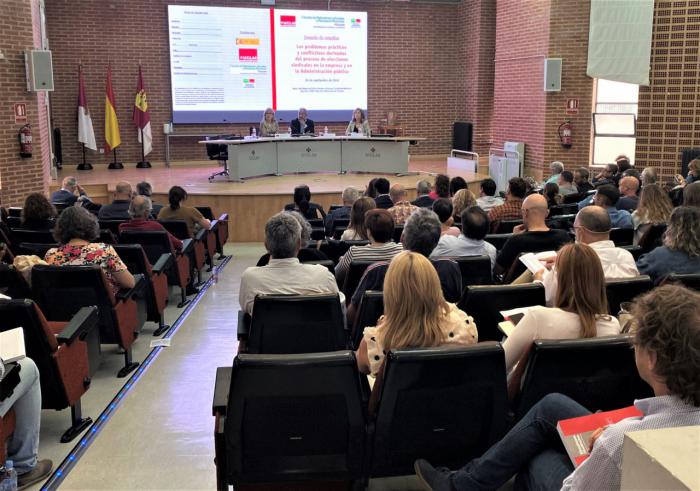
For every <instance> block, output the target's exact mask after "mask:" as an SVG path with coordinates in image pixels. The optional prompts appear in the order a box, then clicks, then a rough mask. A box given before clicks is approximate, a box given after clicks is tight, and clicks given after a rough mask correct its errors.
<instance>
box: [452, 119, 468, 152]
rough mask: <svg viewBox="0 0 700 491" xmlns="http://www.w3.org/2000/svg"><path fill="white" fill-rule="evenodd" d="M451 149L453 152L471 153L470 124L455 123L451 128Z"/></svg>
mask: <svg viewBox="0 0 700 491" xmlns="http://www.w3.org/2000/svg"><path fill="white" fill-rule="evenodd" d="M452 148H453V149H454V150H463V151H465V152H471V151H472V124H471V123H465V122H461V121H457V122H456V123H455V124H454V126H453V127H452Z"/></svg>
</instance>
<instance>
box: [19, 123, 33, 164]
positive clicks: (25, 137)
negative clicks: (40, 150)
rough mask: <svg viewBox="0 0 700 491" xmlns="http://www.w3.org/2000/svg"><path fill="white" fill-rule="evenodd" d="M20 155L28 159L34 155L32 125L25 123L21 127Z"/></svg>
mask: <svg viewBox="0 0 700 491" xmlns="http://www.w3.org/2000/svg"><path fill="white" fill-rule="evenodd" d="M17 137H18V138H19V156H20V157H22V158H23V159H28V158H30V157H31V156H32V127H31V126H29V125H28V124H25V125H24V126H22V127H21V128H20V129H19V133H18V134H17Z"/></svg>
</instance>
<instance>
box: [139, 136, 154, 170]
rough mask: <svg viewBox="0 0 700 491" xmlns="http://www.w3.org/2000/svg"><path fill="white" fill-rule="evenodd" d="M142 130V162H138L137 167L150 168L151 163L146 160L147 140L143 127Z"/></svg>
mask: <svg viewBox="0 0 700 491" xmlns="http://www.w3.org/2000/svg"><path fill="white" fill-rule="evenodd" d="M139 131H140V132H141V162H139V163H138V164H136V168H137V169H150V168H151V163H150V162H148V161H147V160H146V141H145V139H144V138H143V128H139Z"/></svg>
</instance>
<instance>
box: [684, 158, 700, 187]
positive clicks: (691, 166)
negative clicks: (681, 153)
mask: <svg viewBox="0 0 700 491" xmlns="http://www.w3.org/2000/svg"><path fill="white" fill-rule="evenodd" d="M682 177H683V176H681V179H682ZM696 181H700V159H693V160H691V161H690V162H689V163H688V175H687V176H686V178H685V184H692V183H694V182H696Z"/></svg>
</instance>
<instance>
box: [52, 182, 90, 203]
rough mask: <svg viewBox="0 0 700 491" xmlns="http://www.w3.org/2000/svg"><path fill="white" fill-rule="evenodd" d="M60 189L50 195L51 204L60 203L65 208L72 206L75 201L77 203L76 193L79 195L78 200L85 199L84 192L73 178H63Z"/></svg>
mask: <svg viewBox="0 0 700 491" xmlns="http://www.w3.org/2000/svg"><path fill="white" fill-rule="evenodd" d="M61 186H62V187H61V189H59V190H58V191H55V192H54V193H53V194H52V195H51V202H52V203H60V204H62V205H66V206H73V205H74V204H75V202H76V201H78V196H76V194H75V193H76V191H77V192H78V194H79V195H80V198H87V194H86V193H85V190H84V189H83V188H82V186H80V184H78V180H77V179H76V178H75V177H73V176H67V177H65V178H63V182H62V183H61Z"/></svg>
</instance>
